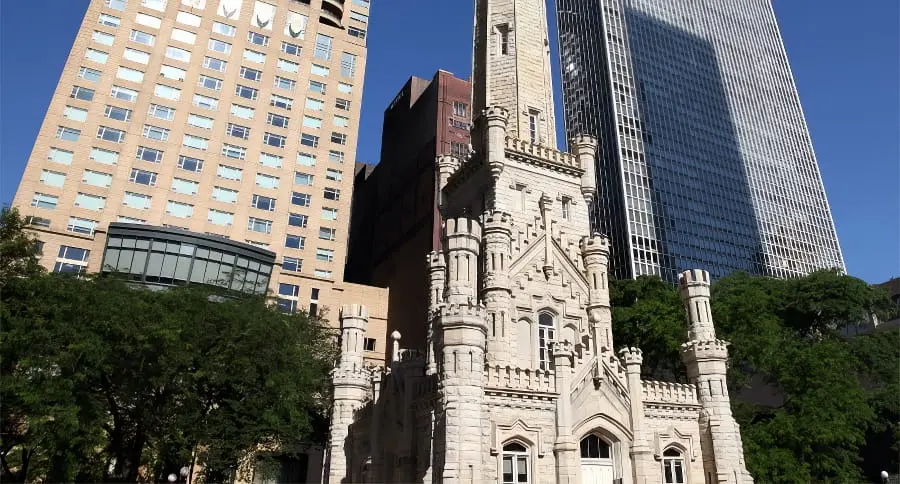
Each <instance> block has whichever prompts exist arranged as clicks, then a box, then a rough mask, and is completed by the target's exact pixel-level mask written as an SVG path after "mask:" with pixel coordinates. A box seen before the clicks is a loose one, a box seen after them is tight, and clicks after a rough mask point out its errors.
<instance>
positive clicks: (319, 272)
mask: <svg viewBox="0 0 900 484" xmlns="http://www.w3.org/2000/svg"><path fill="white" fill-rule="evenodd" d="M313 275H315V276H316V277H321V278H322V279H331V277H332V274H331V271H327V270H325V269H316V270H315V272H314V273H313Z"/></svg>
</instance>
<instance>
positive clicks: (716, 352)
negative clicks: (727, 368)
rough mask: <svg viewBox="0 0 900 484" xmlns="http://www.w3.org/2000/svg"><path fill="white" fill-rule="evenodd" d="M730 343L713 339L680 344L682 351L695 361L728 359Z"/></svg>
mask: <svg viewBox="0 0 900 484" xmlns="http://www.w3.org/2000/svg"><path fill="white" fill-rule="evenodd" d="M730 344H731V343H729V342H727V341H724V340H721V339H713V340H706V341H688V342H686V343H683V344H682V345H681V351H682V352H683V353H690V355H691V357H692V358H693V359H695V360H696V361H698V362H699V361H708V360H721V361H726V360H728V345H730Z"/></svg>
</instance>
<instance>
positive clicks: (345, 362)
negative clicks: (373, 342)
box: [327, 304, 372, 483]
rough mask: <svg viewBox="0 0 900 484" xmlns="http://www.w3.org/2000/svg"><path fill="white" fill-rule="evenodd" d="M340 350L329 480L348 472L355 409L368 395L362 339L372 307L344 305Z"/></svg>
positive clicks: (333, 379) (334, 372)
mask: <svg viewBox="0 0 900 484" xmlns="http://www.w3.org/2000/svg"><path fill="white" fill-rule="evenodd" d="M339 317H340V320H341V354H340V360H339V361H338V365H337V367H336V368H335V369H334V370H332V371H331V382H332V385H333V387H334V408H333V410H332V414H331V429H330V439H329V440H330V441H329V449H328V450H329V454H328V455H329V464H328V469H329V473H328V481H327V482H330V483H337V482H341V479H343V478H344V476H346V475H347V470H348V458H347V457H348V456H347V455H346V453H345V448H344V445H345V439H346V438H347V435H348V429H349V426H350V424H352V423H353V418H354V413H355V411H356V410H357V409H358V408H360V407H361V406H362V405H363V403H364V402H365V401H366V400H367V399H368V394H369V389H370V388H371V384H372V381H371V380H372V379H371V374H370V373H369V371H368V370H367V369H366V367H365V366H364V362H363V349H364V346H363V339H364V337H365V334H366V325H367V324H368V322H369V311H368V309H366V307H365V306H362V305H359V304H345V305H342V306H341V312H340V316H339Z"/></svg>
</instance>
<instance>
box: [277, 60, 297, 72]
mask: <svg viewBox="0 0 900 484" xmlns="http://www.w3.org/2000/svg"><path fill="white" fill-rule="evenodd" d="M278 68H279V69H281V70H283V71H284V72H290V73H291V74H297V73H298V72H300V64H298V63H296V62H290V61H286V60H284V59H278Z"/></svg>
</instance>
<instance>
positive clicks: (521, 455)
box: [503, 442, 531, 484]
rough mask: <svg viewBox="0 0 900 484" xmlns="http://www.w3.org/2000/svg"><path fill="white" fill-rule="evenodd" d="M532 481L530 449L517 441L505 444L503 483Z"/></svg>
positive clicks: (511, 483) (518, 483) (516, 483)
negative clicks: (529, 462)
mask: <svg viewBox="0 0 900 484" xmlns="http://www.w3.org/2000/svg"><path fill="white" fill-rule="evenodd" d="M520 483H531V473H530V472H529V466H528V449H527V448H525V446H524V445H522V444H519V443H517V442H511V443H509V444H506V445H504V446H503V484H520Z"/></svg>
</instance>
